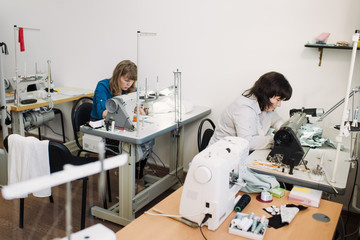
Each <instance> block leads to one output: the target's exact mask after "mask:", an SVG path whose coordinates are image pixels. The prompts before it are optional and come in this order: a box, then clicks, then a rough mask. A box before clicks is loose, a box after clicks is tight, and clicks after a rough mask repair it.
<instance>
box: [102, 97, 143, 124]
mask: <svg viewBox="0 0 360 240" xmlns="http://www.w3.org/2000/svg"><path fill="white" fill-rule="evenodd" d="M136 100H137V95H136V92H133V93H129V94H125V95H120V96H116V97H113V98H111V99H109V100H107V101H106V109H107V110H108V114H107V115H106V118H105V124H106V125H107V126H108V125H111V123H112V122H114V124H115V127H118V128H121V129H126V130H130V131H133V130H134V125H133V123H132V120H133V117H134V109H135V107H136Z"/></svg>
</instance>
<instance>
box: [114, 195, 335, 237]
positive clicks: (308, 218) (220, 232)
mask: <svg viewBox="0 0 360 240" xmlns="http://www.w3.org/2000/svg"><path fill="white" fill-rule="evenodd" d="M181 193H182V188H180V189H178V190H177V191H175V192H174V193H172V194H171V195H170V196H168V197H167V198H166V199H164V200H163V201H161V202H160V203H158V204H157V205H156V206H154V208H156V209H159V210H162V211H164V212H166V213H168V214H179V205H180V198H181ZM288 194H289V192H286V194H285V196H284V197H282V198H275V197H274V199H273V201H272V202H271V203H261V202H259V201H257V200H256V196H257V195H258V194H250V195H251V201H250V203H249V204H248V205H247V206H246V208H245V209H244V210H243V213H251V212H254V214H255V216H262V215H263V214H264V215H265V216H266V217H267V218H269V217H271V215H270V214H267V213H266V212H265V211H264V210H263V208H264V207H268V206H272V205H276V206H278V207H280V205H282V204H287V203H292V202H289V201H288V200H287V199H288ZM341 210H342V204H339V203H335V202H331V201H327V200H321V202H320V207H319V208H315V207H308V208H307V209H306V210H303V211H300V212H299V213H298V214H297V215H296V216H295V218H294V219H293V220H292V222H291V223H290V224H289V225H287V226H284V227H282V228H279V229H274V228H268V229H267V231H266V234H265V236H264V239H265V240H266V239H277V240H279V239H286V240H289V239H291V240H295V239H316V240H320V239H332V237H333V234H334V232H335V229H336V225H337V222H338V219H339V216H340V213H341ZM149 211H150V212H154V211H152V210H149ZM315 213H322V214H325V215H326V216H328V217H329V218H330V221H329V222H319V221H317V220H315V219H314V218H313V217H312V216H313V214H315ZM234 215H235V211H233V212H232V213H231V214H230V215H229V217H228V218H227V219H226V220H225V221H224V222H223V223H222V224H221V225H220V227H219V228H218V229H217V230H216V231H210V230H208V229H207V227H206V226H204V227H203V228H202V230H203V233H204V235H205V236H206V237H207V239H221V240H226V239H245V238H242V237H239V236H237V235H232V234H230V233H229V229H228V227H229V225H230V222H231V220H232V219H233V217H234ZM116 237H117V239H119V240H123V239H132V240H135V239H141V240H143V239H158V240H161V239H164V240H169V239H171V240H177V239H192V240H197V239H198V240H204V238H203V236H202V235H201V233H200V230H199V228H191V227H188V226H186V225H184V224H183V223H180V222H178V221H175V220H173V219H171V218H168V217H163V216H152V215H148V214H143V215H141V216H140V217H139V218H137V219H136V220H134V221H133V222H131V223H130V224H129V225H127V226H126V227H124V228H123V229H121V230H120V231H119V232H117V233H116Z"/></svg>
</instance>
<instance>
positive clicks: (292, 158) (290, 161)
mask: <svg viewBox="0 0 360 240" xmlns="http://www.w3.org/2000/svg"><path fill="white" fill-rule="evenodd" d="M306 122H307V118H306V113H305V112H295V113H293V115H292V117H291V118H290V119H289V120H288V121H286V122H285V123H284V124H283V125H281V127H280V129H279V130H278V131H277V132H276V133H275V135H274V148H273V149H272V150H271V152H270V153H269V155H268V156H267V160H269V161H271V162H276V163H283V164H286V165H289V166H290V172H289V174H292V172H293V169H294V167H295V166H297V165H298V164H299V163H300V161H301V159H302V158H303V156H304V154H305V152H304V149H303V148H302V146H301V144H300V141H299V137H300V136H298V133H299V131H298V130H299V128H300V127H301V126H302V125H304V124H305V123H306Z"/></svg>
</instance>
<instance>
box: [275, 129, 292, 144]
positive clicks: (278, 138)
mask: <svg viewBox="0 0 360 240" xmlns="http://www.w3.org/2000/svg"><path fill="white" fill-rule="evenodd" d="M274 140H275V142H276V143H277V144H281V143H288V142H290V141H291V140H292V136H291V134H290V133H289V132H287V131H284V130H279V131H278V132H277V133H276V134H275V136H274Z"/></svg>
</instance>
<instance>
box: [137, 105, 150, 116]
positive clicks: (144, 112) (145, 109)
mask: <svg viewBox="0 0 360 240" xmlns="http://www.w3.org/2000/svg"><path fill="white" fill-rule="evenodd" d="M134 113H137V107H135V109H134ZM139 114H140V115H147V114H148V109H147V108H145V107H144V106H141V107H140V111H139Z"/></svg>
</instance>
